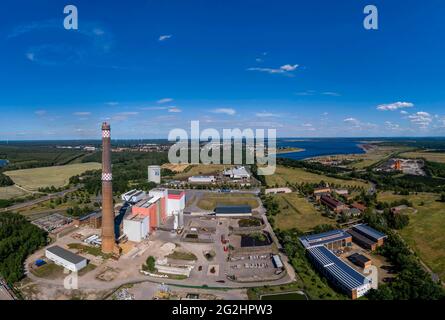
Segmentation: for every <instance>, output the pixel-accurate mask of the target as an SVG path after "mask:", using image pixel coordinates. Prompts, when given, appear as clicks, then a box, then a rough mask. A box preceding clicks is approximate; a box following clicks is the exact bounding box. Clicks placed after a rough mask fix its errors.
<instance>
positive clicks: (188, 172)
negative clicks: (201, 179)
mask: <svg viewBox="0 0 445 320" xmlns="http://www.w3.org/2000/svg"><path fill="white" fill-rule="evenodd" d="M224 168H225V169H229V168H231V166H228V165H226V166H224V165H222V164H208V165H204V164H198V165H196V164H195V165H190V166H188V167H187V168H185V170H184V171H182V172H180V173H178V174H176V175H175V179H186V178H188V177H191V176H199V175H209V174H217V173H220V172H221V171H223V170H224Z"/></svg>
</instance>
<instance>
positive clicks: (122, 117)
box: [111, 111, 139, 121]
mask: <svg viewBox="0 0 445 320" xmlns="http://www.w3.org/2000/svg"><path fill="white" fill-rule="evenodd" d="M138 114H139V112H134V111H131V112H120V113H117V114H115V115H114V116H113V117H112V118H111V119H112V120H113V121H124V120H127V119H128V118H129V117H131V116H137V115H138Z"/></svg>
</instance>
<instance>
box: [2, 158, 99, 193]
mask: <svg viewBox="0 0 445 320" xmlns="http://www.w3.org/2000/svg"><path fill="white" fill-rule="evenodd" d="M100 168H101V164H100V163H95V162H88V163H77V164H70V165H65V166H55V167H43V168H35V169H24V170H14V171H6V172H4V174H5V175H8V176H9V177H11V179H12V180H13V181H14V183H15V184H17V185H19V186H21V187H23V188H24V189H26V190H30V191H37V190H38V189H39V188H45V187H51V186H54V187H56V188H59V187H63V186H65V185H67V184H68V182H69V178H71V177H72V176H75V175H78V174H81V173H83V172H85V171H88V170H98V169H100Z"/></svg>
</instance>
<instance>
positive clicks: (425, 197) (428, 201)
mask: <svg viewBox="0 0 445 320" xmlns="http://www.w3.org/2000/svg"><path fill="white" fill-rule="evenodd" d="M404 198H405V199H408V200H409V201H411V202H412V203H413V206H414V208H415V209H417V213H413V212H411V213H409V214H408V215H409V218H410V221H409V225H408V226H407V227H405V228H404V229H403V230H401V231H400V234H401V236H402V237H403V239H405V241H406V242H407V243H408V244H409V246H410V247H411V248H413V249H414V251H415V252H416V253H417V254H418V255H419V257H420V258H421V259H422V260H423V261H424V262H425V263H426V264H427V265H428V266H429V267H430V268H431V269H432V270H433V272H435V273H437V274H438V275H439V277H440V279H441V280H442V281H445V203H443V202H439V201H437V200H438V199H439V195H437V194H431V193H419V194H416V195H409V196H399V195H394V194H392V193H391V192H384V193H379V195H378V200H379V201H385V202H392V201H395V200H400V199H404Z"/></svg>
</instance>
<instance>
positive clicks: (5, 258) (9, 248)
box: [0, 212, 47, 283]
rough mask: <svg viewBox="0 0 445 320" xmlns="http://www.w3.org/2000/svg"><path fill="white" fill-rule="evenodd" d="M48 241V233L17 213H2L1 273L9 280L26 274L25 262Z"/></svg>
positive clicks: (0, 215)
mask: <svg viewBox="0 0 445 320" xmlns="http://www.w3.org/2000/svg"><path fill="white" fill-rule="evenodd" d="M46 243H47V233H46V232H45V231H43V230H41V229H39V228H38V227H36V226H35V225H33V224H31V223H30V222H29V221H28V220H26V218H25V217H23V216H21V215H20V214H16V213H9V212H6V213H1V214H0V275H1V276H2V277H3V278H4V279H5V280H6V281H7V282H8V283H14V282H17V281H19V280H20V279H21V278H22V277H23V275H24V267H23V264H24V262H25V260H26V258H27V257H28V255H30V254H31V253H33V252H34V251H36V250H37V249H39V248H40V247H42V246H44V245H45V244H46Z"/></svg>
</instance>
